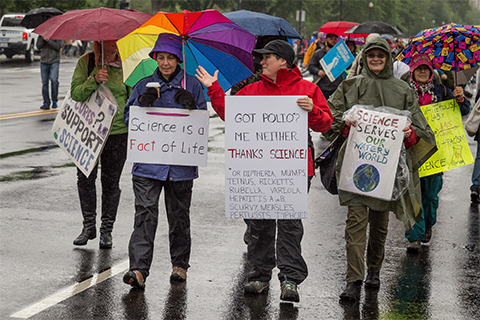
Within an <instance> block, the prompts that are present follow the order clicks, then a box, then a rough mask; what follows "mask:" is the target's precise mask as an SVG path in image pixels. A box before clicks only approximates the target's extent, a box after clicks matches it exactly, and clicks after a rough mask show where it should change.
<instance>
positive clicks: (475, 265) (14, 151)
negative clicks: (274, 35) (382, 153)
mask: <svg viewBox="0 0 480 320" xmlns="http://www.w3.org/2000/svg"><path fill="white" fill-rule="evenodd" d="M37 59H38V57H37ZM75 62H76V59H74V58H70V59H68V58H65V59H63V60H62V62H61V68H60V99H61V98H63V97H64V95H65V93H66V91H67V90H68V87H69V81H70V78H71V74H72V72H73V68H74V66H75ZM39 69H40V67H39V62H38V60H37V61H36V62H34V63H32V64H26V63H24V62H23V61H22V60H21V59H20V58H19V56H16V57H15V58H14V60H5V58H4V56H0V97H1V100H0V101H1V102H0V117H1V118H0V272H1V274H2V276H3V281H2V282H3V284H2V286H1V289H0V319H14V317H12V316H15V317H24V318H25V317H29V319H229V320H230V319H231V320H233V319H479V318H480V298H479V297H480V280H479V275H480V232H479V231H480V220H479V212H478V206H471V205H470V197H469V190H468V188H469V186H470V176H471V172H472V169H473V166H472V165H469V166H465V167H462V168H458V169H455V170H452V171H449V172H447V173H446V174H445V175H444V187H443V190H442V191H441V193H440V207H439V214H438V222H437V224H436V226H435V227H434V229H433V238H432V241H431V243H430V244H429V245H426V246H423V248H422V252H421V253H420V254H418V255H411V254H407V253H406V249H405V248H406V244H407V241H406V240H405V239H404V237H403V233H404V230H403V225H402V224H401V223H400V222H399V221H397V220H396V219H395V217H394V215H391V216H390V225H389V234H388V238H387V246H386V258H385V262H384V265H383V268H382V271H381V275H380V277H381V281H382V286H381V288H380V289H379V290H376V291H371V290H370V291H369V290H364V289H362V298H361V301H360V303H357V304H343V303H340V302H339V299H338V295H339V294H340V293H341V291H342V290H343V288H344V285H345V284H344V278H345V268H346V259H345V249H344V248H345V241H344V239H343V233H344V226H345V216H346V209H345V208H342V207H340V206H339V205H338V199H337V197H335V196H332V195H330V194H328V193H327V192H326V191H325V190H324V188H323V186H322V185H321V183H320V180H319V179H318V178H315V179H314V180H313V184H312V188H311V190H310V194H309V217H308V219H306V220H305V221H304V226H305V236H304V239H303V253H304V256H305V259H306V261H307V264H308V266H309V277H308V278H307V279H306V280H305V282H304V283H303V284H301V285H300V286H299V291H300V299H301V301H300V303H296V304H284V303H280V299H279V296H280V287H279V282H278V280H277V279H276V274H277V272H278V270H276V269H275V272H274V277H273V279H272V281H271V288H270V291H269V292H268V294H264V295H261V296H258V297H245V296H244V295H243V291H242V289H243V284H244V281H245V277H246V273H247V272H248V264H247V263H246V260H245V252H246V246H245V245H244V244H243V240H242V238H243V232H244V230H245V225H244V223H243V221H239V220H228V219H225V218H224V193H223V187H224V180H223V174H224V168H223V163H224V155H223V152H224V150H223V148H224V135H223V129H224V127H223V122H222V121H221V120H219V119H218V118H217V117H213V116H212V118H211V122H210V142H209V156H208V166H207V167H204V168H200V178H199V179H197V180H196V181H195V185H194V193H193V201H192V208H191V219H192V222H191V224H192V242H193V244H192V257H191V262H190V264H191V266H192V267H191V268H190V269H189V272H188V280H187V283H186V284H180V285H171V284H170V282H169V280H168V278H169V274H170V268H171V266H170V262H169V254H168V233H167V225H166V219H165V218H163V220H160V221H161V222H160V225H159V229H158V231H157V237H156V248H155V254H154V262H153V266H152V270H151V276H150V277H149V278H148V281H147V286H146V290H145V291H144V292H143V291H138V290H131V289H130V288H129V287H128V286H127V285H125V284H124V283H123V282H122V275H123V273H124V272H125V271H126V268H127V267H128V262H127V261H128V260H127V259H128V257H127V245H128V240H129V236H130V233H131V230H132V224H133V198H134V197H133V192H132V187H131V174H130V169H131V164H129V163H127V164H126V167H125V170H124V172H123V175H122V180H121V188H122V190H123V191H122V198H121V202H120V208H119V212H118V217H117V222H116V224H115V229H114V233H113V237H114V238H113V240H114V247H113V249H111V250H100V249H99V248H98V238H97V239H95V240H92V241H89V243H88V244H87V245H86V246H84V247H74V246H73V245H72V241H73V239H74V238H75V237H76V236H77V235H78V233H79V232H80V230H81V214H80V209H79V203H78V196H77V190H76V175H75V172H76V170H75V168H74V167H72V164H71V163H70V161H69V160H68V158H67V156H66V155H64V154H63V152H62V151H61V150H60V149H59V148H55V147H54V146H53V140H52V139H51V133H50V129H51V126H52V124H53V120H54V118H55V115H56V114H55V113H51V114H49V113H47V112H41V113H39V114H37V113H34V114H27V115H17V116H16V117H15V118H13V119H5V117H6V116H5V115H11V114H17V113H24V112H34V111H35V112H36V111H38V110H39V109H38V108H39V106H40V105H41V102H42V101H41V87H40V72H39ZM315 140H316V142H317V147H318V148H321V147H322V146H325V143H324V142H322V141H321V139H320V137H319V136H318V135H317V136H316V137H315ZM469 143H470V147H471V149H472V152H475V149H476V144H475V143H474V142H473V140H472V139H469ZM97 186H98V188H99V189H100V185H99V184H97ZM160 213H161V215H162V214H163V217H164V206H163V203H162V202H161V205H160Z"/></svg>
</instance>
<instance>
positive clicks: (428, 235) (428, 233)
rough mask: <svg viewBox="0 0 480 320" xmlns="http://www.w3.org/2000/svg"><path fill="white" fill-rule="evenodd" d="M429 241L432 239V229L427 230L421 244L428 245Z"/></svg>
mask: <svg viewBox="0 0 480 320" xmlns="http://www.w3.org/2000/svg"><path fill="white" fill-rule="evenodd" d="M430 239H432V228H430V229H427V230H426V231H425V234H424V235H423V239H422V243H429V242H430Z"/></svg>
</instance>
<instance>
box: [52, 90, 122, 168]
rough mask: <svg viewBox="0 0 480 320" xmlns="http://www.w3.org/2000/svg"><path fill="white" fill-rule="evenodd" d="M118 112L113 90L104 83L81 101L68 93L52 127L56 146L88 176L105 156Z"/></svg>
mask: <svg viewBox="0 0 480 320" xmlns="http://www.w3.org/2000/svg"><path fill="white" fill-rule="evenodd" d="M117 109H118V104H117V101H116V99H115V97H114V96H113V95H112V93H111V91H110V89H108V87H107V86H106V85H105V84H101V85H100V86H99V87H98V89H97V90H96V91H94V92H93V93H92V94H91V95H90V97H88V99H87V100H85V101H82V102H78V101H75V100H73V99H72V97H71V96H70V91H69V92H68V93H67V96H66V97H65V99H64V100H63V103H62V106H61V107H60V109H59V110H58V114H57V117H56V118H55V122H54V123H53V127H52V132H53V137H54V139H55V143H57V144H58V145H59V146H60V148H61V149H62V150H63V151H65V153H66V154H67V155H68V156H69V157H70V159H71V160H72V161H73V162H74V163H75V165H76V166H77V167H78V168H79V169H80V171H82V172H83V174H85V175H86V176H87V177H88V176H89V175H90V173H91V172H92V170H93V168H94V167H95V164H96V163H97V161H98V157H99V156H100V154H101V153H102V150H103V146H104V145H105V141H106V140H107V137H108V135H109V133H110V129H111V128H112V123H113V119H114V117H115V114H116V112H117Z"/></svg>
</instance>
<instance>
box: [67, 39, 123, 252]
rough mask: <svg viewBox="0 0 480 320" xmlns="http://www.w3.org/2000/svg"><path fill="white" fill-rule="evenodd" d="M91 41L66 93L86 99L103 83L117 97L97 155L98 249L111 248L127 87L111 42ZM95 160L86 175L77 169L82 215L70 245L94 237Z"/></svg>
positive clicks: (117, 198)
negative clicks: (90, 48)
mask: <svg viewBox="0 0 480 320" xmlns="http://www.w3.org/2000/svg"><path fill="white" fill-rule="evenodd" d="M101 46H102V45H101V43H100V42H98V41H95V42H94V43H93V52H92V53H87V54H84V55H83V56H82V57H80V59H79V60H78V62H77V66H76V67H75V71H74V73H73V77H72V83H71V88H70V94H71V96H72V99H73V100H75V101H84V100H86V99H87V98H88V97H89V96H90V95H91V94H92V92H94V91H95V90H97V89H98V86H99V85H100V83H102V82H104V83H105V85H106V86H107V87H108V88H109V89H110V91H111V92H112V94H113V96H114V97H115V99H116V100H117V103H118V106H119V108H120V110H118V112H117V113H116V115H115V118H114V121H113V126H112V129H111V131H110V134H109V136H108V139H107V141H106V143H105V146H104V148H103V150H102V153H101V155H100V163H101V183H102V217H101V221H102V224H101V226H100V248H102V249H110V248H111V247H112V230H113V224H114V222H115V218H116V216H117V208H118V203H119V201H120V187H119V183H120V176H121V174H122V170H123V166H124V164H125V160H126V157H127V135H128V128H127V126H126V125H125V124H124V121H123V120H124V119H123V110H124V108H125V103H126V102H127V100H128V97H129V96H130V93H131V91H132V90H131V88H130V87H128V86H125V85H124V84H123V77H122V64H121V60H120V56H119V54H118V49H117V45H116V43H115V41H103V62H102V47H101ZM97 171H98V163H97V165H96V166H95V168H94V169H93V171H92V173H91V174H90V176H88V177H86V176H85V175H84V174H83V173H82V172H81V171H80V170H79V169H77V187H78V195H79V197H80V207H81V210H82V215H83V229H82V232H81V233H80V235H79V236H78V237H77V238H76V239H75V240H74V241H73V244H74V245H77V246H83V245H86V244H87V242H88V240H91V239H95V238H96V234H97V232H96V227H95V224H96V216H97V213H96V207H97V191H96V188H95V180H96V179H97Z"/></svg>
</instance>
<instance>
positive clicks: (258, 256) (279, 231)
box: [247, 177, 313, 284]
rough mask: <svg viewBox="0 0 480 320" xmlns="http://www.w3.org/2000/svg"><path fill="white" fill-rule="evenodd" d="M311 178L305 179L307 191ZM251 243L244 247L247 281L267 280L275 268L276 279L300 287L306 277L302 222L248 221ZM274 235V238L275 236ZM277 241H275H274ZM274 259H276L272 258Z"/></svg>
mask: <svg viewBox="0 0 480 320" xmlns="http://www.w3.org/2000/svg"><path fill="white" fill-rule="evenodd" d="M312 178H313V177H308V180H307V181H308V190H310V184H311V180H312ZM249 228H250V235H251V238H250V241H249V243H248V246H247V255H248V261H249V262H250V263H251V264H252V267H253V268H252V272H251V273H250V274H249V276H248V281H263V282H267V281H270V279H271V278H272V270H273V268H275V266H277V267H278V269H280V272H279V274H278V279H279V280H280V281H283V280H285V277H286V278H287V279H288V280H291V281H293V282H295V283H296V284H300V283H302V282H303V280H305V278H307V276H308V268H307V263H306V262H305V260H304V259H303V257H302V248H301V242H302V238H303V223H302V220H300V219H298V220H256V219H250V220H249ZM275 234H276V237H275ZM275 238H276V239H275ZM275 257H276V258H275Z"/></svg>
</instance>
